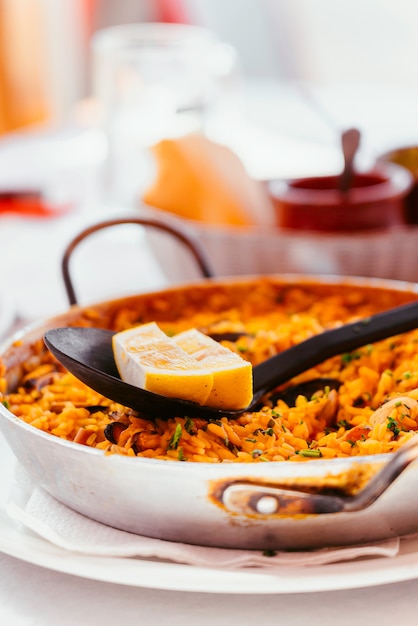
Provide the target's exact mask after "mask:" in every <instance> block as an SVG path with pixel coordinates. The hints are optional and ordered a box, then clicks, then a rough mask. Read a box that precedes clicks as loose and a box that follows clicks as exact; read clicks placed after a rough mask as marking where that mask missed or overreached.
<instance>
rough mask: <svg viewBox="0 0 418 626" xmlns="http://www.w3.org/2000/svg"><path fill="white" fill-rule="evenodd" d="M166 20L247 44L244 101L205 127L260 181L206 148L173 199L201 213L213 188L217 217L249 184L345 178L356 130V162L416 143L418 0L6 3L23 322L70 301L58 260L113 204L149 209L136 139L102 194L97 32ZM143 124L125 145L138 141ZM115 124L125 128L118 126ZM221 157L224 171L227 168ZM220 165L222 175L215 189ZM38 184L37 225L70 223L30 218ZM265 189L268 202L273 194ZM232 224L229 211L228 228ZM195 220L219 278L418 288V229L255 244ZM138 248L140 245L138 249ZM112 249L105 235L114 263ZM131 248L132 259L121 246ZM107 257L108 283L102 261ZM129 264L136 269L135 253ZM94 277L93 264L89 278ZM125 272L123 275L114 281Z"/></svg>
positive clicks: (3, 121) (1, 93) (4, 122)
mask: <svg viewBox="0 0 418 626" xmlns="http://www.w3.org/2000/svg"><path fill="white" fill-rule="evenodd" d="M154 22H158V23H161V22H165V23H168V24H176V23H177V24H187V25H196V26H199V27H206V28H207V29H210V31H212V32H213V33H215V35H217V37H218V38H219V39H220V41H221V42H226V43H227V44H230V46H232V49H234V50H235V51H236V57H237V63H236V68H235V69H236V72H235V73H234V81H235V82H234V84H233V86H232V87H233V88H232V89H230V92H229V95H230V96H231V98H232V99H231V100H230V102H229V105H227V106H224V108H223V109H222V110H221V114H220V115H219V114H218V113H219V110H217V111H216V110H215V113H217V115H215V116H213V119H212V122H213V123H212V125H211V124H208V123H207V120H205V123H206V125H205V133H206V136H207V137H210V138H211V139H212V140H215V141H216V142H218V143H221V144H223V145H224V146H227V147H229V148H230V149H231V150H232V152H233V153H234V154H235V155H237V156H238V157H239V159H240V160H241V162H242V163H243V164H244V166H245V170H246V172H247V173H248V174H249V175H250V177H251V178H252V179H253V180H248V178H245V176H244V173H243V171H240V170H238V169H237V167H238V164H237V162H236V160H234V158H233V155H232V154H229V155H227V154H224V155H223V157H222V159H218V155H217V154H216V153H213V154H212V153H211V152H210V150H211V148H210V147H208V146H206V147H207V148H208V153H207V155H206V156H207V161H206V163H204V164H203V166H202V167H201V168H200V173H202V172H203V175H202V176H201V177H200V178H201V180H200V181H199V180H198V178H199V176H198V175H197V174H196V172H194V171H192V172H186V173H187V176H186V175H184V176H183V178H184V183H185V185H186V187H187V193H182V192H181V190H180V192H179V191H178V189H177V188H176V187H175V183H176V182H177V181H174V183H173V186H172V187H171V193H172V197H173V198H175V199H176V202H177V200H178V199H179V197H180V196H183V197H185V198H186V199H187V203H188V205H191V204H192V203H191V202H190V195H189V190H190V189H191V188H192V185H194V186H195V188H196V187H199V185H200V197H199V198H197V199H196V198H195V199H196V204H198V202H197V201H200V203H201V204H202V205H205V206H206V205H207V204H208V203H207V202H206V200H207V198H208V196H211V194H212V196H211V201H212V205H211V211H212V210H213V207H217V206H220V205H221V202H220V200H225V197H226V196H227V195H228V198H230V195H231V194H230V191H231V190H232V191H233V194H235V196H236V197H235V198H234V199H237V202H235V203H234V208H235V205H237V204H239V202H238V201H241V200H242V198H243V196H246V197H247V198H248V196H249V195H250V193H248V194H247V193H246V191H247V189H252V190H253V186H252V183H253V182H254V181H256V182H257V183H258V182H261V183H264V182H265V181H268V180H272V179H277V178H292V177H298V176H316V175H322V174H324V173H326V174H330V173H331V174H336V173H339V172H341V169H342V166H343V155H342V151H341V134H342V130H343V129H345V128H349V127H353V126H354V127H356V128H358V129H359V130H360V131H361V143H360V150H359V153H358V155H357V158H358V160H357V164H360V163H361V164H363V163H364V164H366V163H367V164H370V163H371V164H373V163H374V162H375V160H376V158H377V157H378V155H379V154H383V153H384V152H385V151H387V150H389V149H391V148H392V147H398V146H403V145H415V146H418V65H417V63H416V59H418V37H417V28H418V2H417V0H397V1H396V2H394V0H338V1H336V0H315V1H312V0H0V210H1V213H2V219H1V224H0V226H1V233H2V246H1V250H0V254H1V255H3V256H2V257H0V267H1V259H2V258H3V259H4V263H7V265H8V267H9V268H13V272H10V271H9V272H7V273H6V274H7V275H6V276H5V277H4V278H5V280H6V281H7V280H8V281H9V291H10V292H12V291H13V292H14V298H15V300H17V303H18V307H17V308H18V311H19V315H20V316H21V317H22V318H31V317H34V316H36V314H38V313H43V312H44V309H45V304H46V303H48V304H49V306H50V307H52V304H54V308H58V306H61V305H62V302H63V301H64V298H63V296H62V288H61V287H60V286H59V285H60V277H59V271H58V268H59V260H60V258H61V254H62V250H63V249H64V246H65V245H66V243H67V242H68V239H69V237H70V235H71V234H75V233H76V232H77V231H79V230H80V228H81V226H82V225H84V224H85V223H90V222H91V221H93V220H96V221H97V220H99V219H101V218H103V216H106V215H107V213H106V210H107V209H109V211H113V209H115V212H116V213H117V214H120V212H121V211H122V210H123V211H126V210H128V209H130V210H133V211H135V210H136V211H137V210H138V207H139V205H140V197H141V198H143V196H141V194H140V192H139V191H141V192H142V191H143V188H142V187H141V185H142V184H143V181H141V180H140V179H141V172H146V176H148V173H149V170H147V168H146V167H145V166H144V160H143V158H145V151H143V152H141V151H139V150H136V147H135V146H133V149H135V159H136V160H135V159H134V158H133V157H132V154H133V150H132V151H131V152H126V154H125V157H126V158H125V160H124V161H123V160H122V159H119V164H120V170H121V171H122V178H123V181H122V187H123V188H122V189H118V192H120V191H122V193H119V195H118V196H117V200H118V201H119V204H113V205H112V206H107V207H106V206H105V205H106V203H107V204H109V205H110V204H111V203H110V202H109V200H110V195H109V194H108V193H107V192H108V188H107V187H106V185H107V183H108V182H109V180H110V177H109V176H108V173H109V168H108V169H107V170H106V169H104V168H103V167H102V165H103V163H105V161H106V159H107V155H109V154H110V153H111V150H109V145H110V146H111V144H110V141H108V139H109V136H110V133H108V134H107V135H106V137H105V133H103V132H101V131H103V128H101V127H100V121H99V117H100V116H98V110H97V102H98V99H97V97H96V93H95V81H94V78H95V73H94V65H93V54H92V39H93V37H94V36H95V35H96V34H97V33H98V32H99V31H100V32H102V31H103V29H107V28H108V27H113V26H118V25H127V24H147V23H154ZM229 87H231V85H229ZM222 95H223V96H226V95H227V94H226V90H225V93H223V94H222ZM220 100H222V98H220ZM226 100H227V98H226V99H225V98H224V100H223V104H225V102H226ZM124 114H125V112H124ZM140 118H141V116H138V115H137V116H136V121H138V123H139V122H140V121H141V122H142V125H143V127H142V128H138V133H140V132H143V131H144V126H147V124H148V117H147V115H142V119H140ZM127 119H128V118H127ZM131 119H132V118H129V124H127V126H128V127H127V128H126V125H125V136H124V139H125V138H126V136H128V139H132V137H131V135H132V134H133V133H131V129H132V128H133V125H132V124H131ZM144 120H145V123H144ZM103 126H105V125H103ZM149 126H151V124H149ZM155 126H157V124H156V123H155V122H154V127H155ZM109 128H110V130H111V131H112V130H113V129H112V128H111V125H110V124H108V126H107V128H106V130H107V131H108V130H109ZM145 130H148V129H146V128H145ZM106 138H107V139H106ZM106 141H107V143H106ZM148 145H151V144H148ZM111 147H112V146H111ZM113 148H114V146H113ZM118 156H119V155H118ZM146 156H147V157H148V154H147V155H146ZM171 156H172V162H175V163H176V167H174V168H173V167H171V170H170V171H171V173H172V174H173V172H174V178H175V177H176V176H177V178H178V172H179V171H180V170H181V167H183V173H184V171H185V170H187V166H188V164H187V163H186V162H185V160H183V161H182V160H181V157H180V156H179V154H174V156H173V155H171ZM141 159H142V160H141ZM223 159H226V161H228V163H227V166H225V167H224V168H223V169H222V168H220V167H219V166H220V163H221V162H223ZM167 160H168V159H167ZM108 161H109V159H108ZM417 162H418V150H417V157H416V161H415V162H414V164H415V165H416V163H417ZM107 165H109V163H108V162H107ZM152 165H154V163H153V164H152ZM114 169H115V170H116V169H117V168H114ZM221 169H222V172H220V170H221ZM417 170H418V166H417ZM227 171H228V172H229V171H230V172H231V177H230V179H228V180H226V176H225V172H227ZM208 172H209V173H211V174H213V176H214V177H215V174H217V175H218V179H217V184H218V186H217V185H216V184H213V181H212V179H210V177H209V176H208ZM151 173H152V174H154V170H152V172H151ZM232 173H233V175H232ZM238 174H239V176H238ZM235 175H236V180H234V181H232V179H233V178H234V176H235ZM228 176H229V174H228ZM202 179H204V180H202ZM213 180H215V178H214V179H213ZM211 181H212V182H211ZM125 183H127V184H125ZM160 183H161V184H160V191H161V190H162V191H164V192H165V191H166V190H167V188H169V187H170V186H169V185H168V186H167V184H166V181H164V180H160ZM124 185H125V186H124ZM131 187H132V188H131ZM139 187H141V189H140V190H139ZM27 188H29V189H30V190H32V191H33V190H34V191H35V192H36V193H37V194H38V195H39V194H42V196H43V201H44V205H43V206H41V207H40V214H41V216H43V217H48V218H55V217H61V219H44V220H42V221H41V220H38V221H36V220H35V219H33V217H34V208H33V207H32V206H29V209H28V207H27V206H26V205H25V204H22V202H21V198H20V197H19V194H20V193H21V192H22V190H23V191H25V190H26V189H27ZM144 188H145V186H144ZM417 189H418V186H417ZM103 190H105V192H106V195H105V198H104V201H103V195H102V197H101V198H100V197H99V198H98V195H100V193H102V192H103ZM214 190H215V191H216V192H217V195H216V194H215V193H213V192H214ZM169 191H170V189H169ZM14 192H17V196H18V201H17V202H16V204H15V205H14V206H11V205H10V202H9V195H8V194H10V193H12V194H13V193H14ZM263 193H264V196H265V197H266V190H265V189H264V192H263ZM197 195H198V194H197ZM1 196H2V197H1ZM417 197H418V195H417ZM45 202H46V205H45ZM257 202H258V201H257V200H256V201H255V202H254V204H255V205H257V206H258V204H257ZM151 204H152V203H151ZM224 204H225V203H224ZM49 205H51V206H49ZM154 206H156V207H157V208H161V206H162V205H161V206H160V205H159V204H158V202H156V203H154ZM222 206H223V205H222ZM68 207H70V209H71V210H68ZM36 208H37V207H35V209H36ZM38 208H39V207H38ZM174 208H175V209H176V210H177V206H176V207H174ZM186 208H190V207H186ZM27 209H28V210H27ZM81 209H82V210H81ZM42 211H43V213H42ZM174 212H176V211H174ZM218 213H219V211H218ZM259 213H260V212H259ZM196 215H197V213H196V214H195V216H194V217H195V218H196ZM228 216H229V215H228V213H227V211H226V210H225V211H224V216H223V217H225V220H224V221H225V222H228V220H227V217H228ZM202 221H204V220H202ZM231 223H232V221H231V222H229V223H226V224H225V225H226V226H230V224H231ZM414 223H415V224H417V223H418V201H417V203H416V220H415V222H414ZM193 226H194V227H196V231H197V232H198V234H199V236H200V237H201V240H202V241H203V243H204V244H205V245H206V247H207V249H208V251H209V253H210V254H211V255H212V257H213V259H215V261H216V263H217V266H216V267H215V269H216V272H217V273H219V274H221V273H228V274H234V273H244V272H248V267H250V271H251V272H266V271H275V272H276V271H277V272H280V271H283V272H286V271H307V272H317V273H341V274H344V273H348V274H354V275H363V276H364V275H366V276H382V277H389V278H401V279H407V280H416V279H417V272H416V270H415V264H412V263H411V261H410V259H411V254H412V253H413V251H414V250H416V245H417V242H416V240H415V239H416V237H417V232H418V229H417V228H415V227H414V228H408V229H407V232H404V230H402V229H401V231H400V232H399V228H398V229H396V228H395V229H394V231H393V233H392V231H391V232H390V234H388V235H387V237H388V238H386V235H385V234H381V233H380V232H379V233H378V234H376V235H374V234H371V235H370V236H369V237H368V238H367V240H366V238H365V237H366V236H364V238H363V237H362V236H361V237H360V236H359V237H353V236H350V235H349V234H348V235H347V236H346V237H343V236H340V237H338V238H337V237H334V236H331V235H330V236H329V237H328V238H326V239H325V238H324V237H322V238H320V239H318V240H316V239H314V238H313V237H311V236H310V233H309V236H308V235H306V236H305V235H301V236H300V237H299V235H298V234H293V235H291V234H289V233H288V232H286V233H281V232H280V231H279V230H276V229H272V230H271V232H267V233H264V235H263V237H262V238H259V237H258V232H257V233H254V234H252V233H250V234H248V233H246V234H245V236H244V235H243V234H241V232H240V231H236V232H235V231H234V232H232V231H231V230H230V229H227V228H225V229H218V230H216V232H215V231H213V230H212V229H210V228H207V227H206V226H207V224H206V223H204V224H203V223H202V224H199V223H196V221H195V223H194V224H193ZM379 226H380V225H379V224H377V228H379ZM396 237H398V239H396ZM36 241H38V245H36ZM39 241H44V242H45V245H39ZM136 242H137V238H136V237H135V242H134V246H135V247H136V248H137V245H136ZM324 242H325V243H324ZM17 243H18V245H17ZM107 246H108V242H107V241H105V243H104V244H103V251H104V256H106V255H107V249H108V247H107ZM120 246H121V250H123V256H124V258H126V254H127V253H126V242H125V240H121V243H120ZM136 248H135V254H136ZM151 248H152V249H153V252H154V254H155V255H156V256H157V257H158V255H162V254H163V255H164V257H165V265H163V264H162V261H161V259H160V258H159V257H158V260H159V262H160V263H161V267H163V274H164V279H166V278H167V277H168V278H169V279H170V280H174V278H172V275H171V273H170V272H171V270H172V269H173V268H174V267H175V265H176V263H177V265H178V266H179V268H180V269H179V272H180V270H181V275H182V276H183V272H184V267H183V266H184V265H185V263H184V264H183V265H181V264H180V262H179V261H178V256H174V255H173V256H170V254H169V247H168V246H167V245H165V244H164V245H160V244H155V243H152V246H151ZM278 249H280V251H281V254H280V255H278V254H277V250H278ZM249 250H251V254H249V253H248V251H249ZM389 250H390V254H389V252H388V251H389ZM22 251H23V254H22ZM401 252H402V259H400V253H401ZM25 253H26V254H25ZM91 256H93V255H91ZM107 256H108V259H107V260H108V265H109V267H107V268H106V275H107V276H108V277H109V276H110V275H111V273H112V275H113V274H115V273H116V270H115V269H114V267H113V266H114V265H115V263H114V259H115V257H111V256H110V255H107ZM115 256H116V257H119V256H122V255H119V253H117V254H116V255H115ZM29 257H30V258H31V261H30V262H31V263H32V264H35V266H36V268H37V270H36V272H35V273H36V274H37V276H38V278H39V280H37V281H32V280H28V270H27V268H28V263H29V261H28V258H29ZM34 258H36V261H34V260H33V259H34ZM101 258H103V255H102V256H101ZM134 258H135V259H136V257H133V259H134ZM171 258H174V259H175V261H176V263H174V262H171ZM51 259H52V260H51ZM167 259H168V260H167ZM90 262H91V259H90ZM97 263H98V265H97V268H95V269H96V272H97V275H100V276H101V274H102V273H103V271H102V265H101V262H99V261H98V262H97ZM131 266H132V267H136V260H132V264H131ZM180 266H181V267H180ZM3 267H4V264H3ZM176 272H177V269H176ZM84 274H85V272H84V266H83V267H81V269H80V272H79V275H82V276H84ZM121 275H123V276H124V275H125V274H124V272H122V271H121V272H119V275H118V278H117V280H119V281H120V280H121V279H120V276H121ZM176 277H177V274H176ZM141 280H142V284H141V286H142V287H147V286H148V285H149V284H150V283H152V284H154V283H155V280H154V278H153V277H151V275H150V272H148V271H147V270H144V271H143V273H142V276H141ZM20 281H21V282H20ZM115 281H116V279H115ZM87 282H88V281H87ZM92 282H93V284H94V285H95V286H96V285H97V288H99V287H100V288H103V283H104V281H102V280H97V281H91V280H90V281H89V284H88V286H87V287H86V292H87V293H89V294H90V295H91V297H92V295H93V294H92V289H91V284H92ZM21 284H24V285H25V288H24V289H21V288H20V285H21ZM109 289H110V287H109ZM39 294H43V297H42V298H41V297H40V295H39ZM57 295H58V296H59V297H57ZM100 295H101V292H100V293H97V296H100ZM28 296H30V297H28ZM35 302H37V303H38V304H37V305H36V306H35Z"/></svg>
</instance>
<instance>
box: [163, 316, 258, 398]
mask: <svg viewBox="0 0 418 626" xmlns="http://www.w3.org/2000/svg"><path fill="white" fill-rule="evenodd" d="M173 341H174V343H175V344H176V345H178V346H180V347H181V348H182V349H183V350H184V351H185V352H187V354H190V355H191V356H193V357H194V358H195V359H196V360H197V361H198V363H199V364H200V366H201V367H204V368H207V369H209V370H211V371H212V373H213V384H212V389H211V391H210V393H209V397H208V398H207V400H206V404H207V405H208V406H213V407H214V408H218V409H231V410H234V409H244V408H246V407H247V406H248V405H249V404H250V402H251V400H252V397H253V370H252V366H251V364H250V363H249V362H248V361H245V360H244V359H242V358H241V357H240V356H239V355H238V354H236V353H235V352H232V351H231V350H228V348H226V347H225V346H222V345H221V344H220V343H218V342H217V341H215V340H214V339H212V338H211V337H208V336H207V335H204V334H203V333H201V332H199V331H198V330H196V329H194V328H192V329H190V330H186V331H184V332H182V333H179V334H178V335H176V336H175V337H173Z"/></svg>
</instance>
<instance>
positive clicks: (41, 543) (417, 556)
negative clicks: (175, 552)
mask: <svg viewBox="0 0 418 626" xmlns="http://www.w3.org/2000/svg"><path fill="white" fill-rule="evenodd" d="M16 464H17V461H16V459H15V457H14V455H13V453H12V452H11V450H10V448H9V447H8V445H7V444H6V442H5V441H4V439H3V437H2V436H1V435H0V473H1V476H2V481H1V483H0V552H3V553H5V554H8V555H10V556H13V557H15V558H17V559H21V560H22V561H26V562H28V563H32V564H34V565H39V566H41V567H45V568H47V569H50V570H53V571H57V572H63V573H66V574H73V575H75V576H79V577H81V578H88V579H91V580H100V581H104V582H110V583H116V584H120V585H129V586H134V587H144V588H152V589H165V590H172V591H187V592H204V593H223V594H228V593H235V594H289V593H310V592H318V591H332V590H338V589H357V588H363V587H372V586H377V585H384V584H389V583H395V582H401V581H406V580H411V579H415V578H418V536H415V537H414V538H408V539H403V540H402V541H401V549H400V552H399V554H398V556H396V557H393V558H388V557H370V558H367V559H362V560H356V561H350V562H345V563H333V564H329V565H321V566H307V567H290V566H289V565H284V566H282V567H280V568H275V569H274V571H273V570H271V571H269V570H266V569H263V570H261V569H255V568H254V569H247V570H244V569H240V570H226V569H216V568H209V567H207V568H205V567H196V566H191V565H182V564H179V563H173V562H168V561H167V562H165V561H162V560H158V559H141V558H120V557H103V556H90V555H85V554H79V553H76V552H69V551H66V550H64V549H62V548H59V547H57V546H55V545H53V544H52V543H49V542H48V541H46V540H45V539H42V538H41V537H39V536H37V535H35V534H33V533H31V532H30V531H28V530H24V529H23V528H22V527H21V526H19V525H17V524H15V523H14V522H13V521H12V520H11V518H9V517H8V516H7V515H6V513H5V511H4V507H5V505H6V503H7V501H8V497H9V493H10V490H11V487H12V483H13V479H14V475H15V469H16Z"/></svg>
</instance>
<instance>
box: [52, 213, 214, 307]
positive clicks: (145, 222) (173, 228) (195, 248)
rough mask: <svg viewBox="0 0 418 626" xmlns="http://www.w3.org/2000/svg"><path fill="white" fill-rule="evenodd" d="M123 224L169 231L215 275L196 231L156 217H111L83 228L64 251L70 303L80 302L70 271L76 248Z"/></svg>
mask: <svg viewBox="0 0 418 626" xmlns="http://www.w3.org/2000/svg"><path fill="white" fill-rule="evenodd" d="M121 224H137V225H138V226H145V227H150V228H156V229H159V230H162V231H165V232H166V233H169V234H170V235H172V236H173V237H175V238H176V239H178V240H179V241H180V242H181V243H182V244H183V245H184V246H186V248H188V249H189V251H190V252H191V254H192V256H193V258H194V260H195V262H196V265H197V266H198V268H199V269H200V271H201V273H202V276H203V277H204V278H212V277H213V276H214V271H213V270H212V268H211V265H210V263H209V261H208V258H207V255H206V252H205V250H204V249H203V247H202V245H201V243H200V242H199V240H198V239H197V236H195V235H194V233H192V232H191V231H189V230H187V232H186V230H185V229H183V228H181V227H180V226H178V225H177V224H176V225H174V224H168V223H167V222H163V221H162V220H159V219H155V218H148V217H138V218H135V217H127V218H117V219H110V220H106V221H103V222H99V223H97V224H94V225H93V226H89V227H88V228H85V229H84V230H82V231H81V232H80V233H79V234H78V235H77V236H76V237H74V238H73V239H72V240H71V241H70V243H69V244H68V246H67V248H66V249H65V251H64V254H63V257H62V262H61V271H62V276H63V280H64V285H65V289H66V292H67V297H68V300H69V303H70V305H74V304H78V301H77V297H76V294H75V290H74V284H73V280H72V277H71V273H70V260H71V257H72V254H73V252H74V250H75V249H76V248H77V246H78V245H79V244H80V243H81V242H82V241H83V240H84V239H87V238H88V237H89V236H90V235H92V234H94V233H97V232H98V231H100V230H103V229H105V228H111V227H113V226H119V225H121Z"/></svg>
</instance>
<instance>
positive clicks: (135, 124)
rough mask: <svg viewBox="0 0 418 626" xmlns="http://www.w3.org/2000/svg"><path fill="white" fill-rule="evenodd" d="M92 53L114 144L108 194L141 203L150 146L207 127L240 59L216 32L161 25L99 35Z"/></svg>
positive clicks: (102, 108)
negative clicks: (206, 123)
mask: <svg viewBox="0 0 418 626" xmlns="http://www.w3.org/2000/svg"><path fill="white" fill-rule="evenodd" d="M92 53H93V83H94V95H95V97H96V99H97V102H98V105H99V111H100V119H101V124H102V127H103V129H104V131H105V134H106V137H107V142H108V158H107V161H106V165H105V173H104V182H105V185H106V187H105V193H106V194H107V197H108V198H109V199H110V200H111V201H113V202H118V203H122V204H124V205H132V204H133V203H135V204H136V203H137V200H138V197H139V191H140V190H141V189H142V188H144V187H145V186H146V185H147V183H148V182H149V180H151V179H152V176H153V174H154V172H153V171H152V162H151V159H150V155H149V153H148V152H147V150H146V148H148V147H150V146H152V145H154V144H156V143H157V142H158V141H160V140H162V139H165V138H172V137H178V136H181V135H183V134H187V133H188V132H196V131H202V130H204V126H205V120H206V116H208V115H209V114H210V112H211V111H212V110H213V108H214V107H215V106H216V103H217V101H218V99H219V98H220V97H221V95H222V94H223V93H224V92H225V90H227V89H228V88H229V87H230V85H231V84H233V83H234V81H235V79H236V76H237V68H238V59H237V55H236V52H235V50H234V48H232V47H231V46H230V45H228V44H226V43H224V42H222V41H220V40H219V39H218V38H217V37H216V35H214V34H213V33H212V32H211V31H209V30H206V29H204V28H200V27H196V26H190V25H185V24H159V23H143V24H128V25H122V26H115V27H111V28H107V29H104V30H102V31H99V32H97V33H96V35H95V36H94V37H93V39H92ZM238 73H239V72H238Z"/></svg>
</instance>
